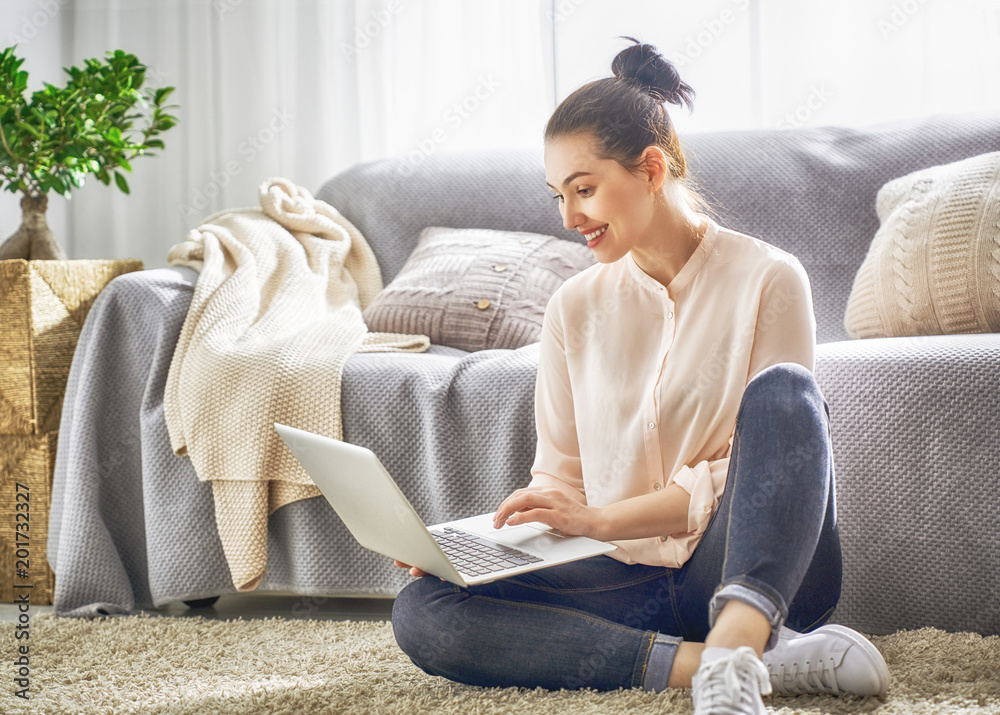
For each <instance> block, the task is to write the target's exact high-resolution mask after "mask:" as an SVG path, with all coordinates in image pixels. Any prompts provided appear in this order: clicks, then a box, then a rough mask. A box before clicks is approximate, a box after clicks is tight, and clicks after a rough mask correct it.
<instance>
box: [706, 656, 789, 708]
mask: <svg viewBox="0 0 1000 715" xmlns="http://www.w3.org/2000/svg"><path fill="white" fill-rule="evenodd" d="M767 676H768V674H767V668H765V667H764V664H763V663H761V662H760V659H759V658H758V657H757V654H756V653H755V652H754V651H753V648H749V647H747V646H742V647H740V648H737V649H736V650H732V649H730V648H705V650H704V651H703V652H702V655H701V666H700V667H699V668H698V672H696V673H695V674H694V677H693V678H692V679H691V697H692V698H694V712H695V715H765V714H766V713H767V710H765V709H764V701H763V700H761V697H760V696H761V695H767V694H768V693H770V692H771V683H770V681H769V680H768V677H767Z"/></svg>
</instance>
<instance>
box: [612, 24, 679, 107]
mask: <svg viewBox="0 0 1000 715" xmlns="http://www.w3.org/2000/svg"><path fill="white" fill-rule="evenodd" d="M621 37H622V38H623V39H625V40H631V41H632V42H634V43H635V44H634V45H632V46H631V47H626V48H625V49H624V50H622V51H621V52H619V53H618V54H617V55H616V56H615V59H614V60H613V61H612V62H611V71H612V72H613V73H614V75H615V78H616V79H619V80H622V81H625V82H635V83H636V84H638V85H639V86H641V87H642V89H643V90H644V91H645V92H646V93H647V94H649V95H651V96H652V97H653V98H654V99H656V100H657V101H659V102H664V101H666V102H670V103H671V104H676V105H677V106H681V105H684V104H686V105H687V106H688V109H692V108H693V104H692V101H693V100H694V90H693V89H691V87H690V86H689V85H688V84H686V83H685V82H682V81H681V77H680V75H679V74H678V73H677V68H676V67H674V65H673V63H672V62H670V61H669V60H666V59H664V58H663V56H662V55H660V53H659V52H657V51H656V48H655V47H653V46H652V45H645V44H642V43H640V42H639V41H638V40H637V39H635V38H634V37H626V36H624V35H621Z"/></svg>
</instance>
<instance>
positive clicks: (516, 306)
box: [364, 226, 594, 352]
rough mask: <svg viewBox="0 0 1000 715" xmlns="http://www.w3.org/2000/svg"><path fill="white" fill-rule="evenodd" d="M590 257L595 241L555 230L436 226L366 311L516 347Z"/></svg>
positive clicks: (443, 334) (462, 339)
mask: <svg viewBox="0 0 1000 715" xmlns="http://www.w3.org/2000/svg"><path fill="white" fill-rule="evenodd" d="M592 265H594V257H593V253H592V252H591V251H590V249H589V248H587V247H586V246H582V245H580V244H577V243H571V242H569V241H563V240H561V239H558V238H555V237H554V236H545V235H541V234H537V233H526V232H511V231H496V230H489V229H456V228H444V227H437V226H432V227H429V228H426V229H424V230H423V231H422V232H421V234H420V239H419V241H418V243H417V247H416V249H414V251H413V253H412V254H411V255H410V257H409V259H408V260H407V261H406V264H405V265H404V266H403V269H402V270H401V271H400V272H399V274H397V275H396V277H395V279H393V281H392V282H391V283H390V284H389V285H388V286H386V288H385V289H384V290H383V291H382V292H381V293H379V295H378V296H376V298H375V300H374V301H373V302H372V303H371V304H370V305H369V306H368V307H367V308H366V309H365V311H364V319H365V322H366V323H367V324H368V329H369V330H372V331H377V332H387V333H395V332H398V331H403V332H406V333H409V334H420V335H426V336H427V337H429V338H430V340H431V342H432V343H435V344H437V345H447V346H450V347H453V348H458V349H460V350H467V351H470V352H471V351H474V350H489V349H493V348H510V349H516V348H519V347H522V346H524V345H528V344H530V343H534V342H537V341H538V339H539V337H540V335H541V330H542V317H543V316H544V314H545V306H546V304H547V303H548V302H549V298H550V297H551V296H552V294H553V293H554V292H555V291H556V289H557V288H558V287H559V286H560V285H562V282H563V281H565V280H566V279H567V278H569V277H570V276H573V275H575V274H577V273H579V272H580V271H582V270H583V269H584V268H587V267H589V266H592Z"/></svg>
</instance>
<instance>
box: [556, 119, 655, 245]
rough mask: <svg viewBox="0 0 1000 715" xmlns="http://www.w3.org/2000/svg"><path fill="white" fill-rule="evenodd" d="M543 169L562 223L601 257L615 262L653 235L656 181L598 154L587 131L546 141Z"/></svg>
mask: <svg viewBox="0 0 1000 715" xmlns="http://www.w3.org/2000/svg"><path fill="white" fill-rule="evenodd" d="M545 173H546V179H545V180H546V183H547V184H548V186H549V188H550V189H552V191H553V192H554V197H555V198H556V200H557V201H558V203H559V213H560V214H562V217H563V226H565V227H566V228H568V229H571V230H574V231H579V232H580V233H581V234H582V235H583V236H584V237H585V238H587V239H588V240H587V245H588V246H589V247H590V248H591V250H593V251H594V257H595V258H596V259H597V260H598V261H599V262H601V263H612V262H614V261H617V260H618V259H620V258H622V257H623V256H624V255H625V254H626V253H628V251H629V250H631V249H632V248H633V247H634V246H636V245H638V244H639V243H640V242H641V241H643V240H644V238H645V237H647V236H648V235H649V233H650V227H651V225H652V223H653V215H654V201H653V200H652V197H653V192H652V191H651V189H652V188H653V185H652V183H651V182H650V181H649V180H648V178H647V177H646V175H645V174H641V175H640V176H636V175H635V174H632V173H631V172H629V171H628V170H627V169H625V167H623V166H622V165H621V164H619V163H618V162H617V161H614V160H613V159H600V158H598V157H597V156H596V155H595V154H594V150H593V144H592V140H591V138H590V136H589V135H571V136H565V137H559V138H557V139H552V140H550V141H548V142H547V143H546V144H545Z"/></svg>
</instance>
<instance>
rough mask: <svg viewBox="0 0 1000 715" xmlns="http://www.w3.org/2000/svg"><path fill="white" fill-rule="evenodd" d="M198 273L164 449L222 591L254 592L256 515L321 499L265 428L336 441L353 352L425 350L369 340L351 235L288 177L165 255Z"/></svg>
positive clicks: (361, 269)
mask: <svg viewBox="0 0 1000 715" xmlns="http://www.w3.org/2000/svg"><path fill="white" fill-rule="evenodd" d="M168 261H169V262H170V264H171V265H188V266H191V267H193V268H196V269H198V270H200V272H201V275H200V276H199V278H198V282H197V285H196V286H195V289H194V296H193V298H192V300H191V306H190V308H189V310H188V314H187V318H186V319H185V321H184V326H183V328H182V329H181V334H180V339H179V340H178V343H177V347H176V349H175V351H174V355H173V360H172V362H171V364H170V370H169V373H168V375H167V385H166V391H165V394H164V399H163V405H164V413H165V417H166V422H167V429H168V431H169V433H170V442H171V446H172V448H173V450H174V452H175V453H176V454H178V455H184V454H187V455H189V456H190V458H191V461H192V463H193V465H194V468H195V471H196V472H197V474H198V478H199V479H201V480H202V481H205V480H208V481H211V483H212V494H213V497H214V501H215V517H216V522H217V525H218V529H219V537H220V538H221V540H222V548H223V550H224V552H225V555H226V559H227V561H228V563H229V569H230V572H231V575H232V579H233V583H234V585H235V586H236V588H237V589H238V590H240V591H249V590H252V589H254V588H256V587H257V586H258V585H259V584H260V581H261V579H262V578H263V575H264V570H265V567H266V564H267V517H268V515H269V514H270V513H271V512H273V511H274V510H275V509H277V508H278V507H281V506H284V505H285V504H289V503H291V502H293V501H297V500H299V499H306V498H308V497H314V496H317V495H319V493H320V492H319V490H318V489H317V488H316V486H315V485H314V484H313V483H312V480H311V479H310V478H309V476H308V475H307V474H306V472H305V470H303V469H302V467H301V466H300V465H299V463H298V461H297V460H296V459H295V457H294V456H293V455H292V453H291V452H290V451H288V449H287V447H285V445H284V443H283V442H282V441H281V438H280V437H279V436H278V434H277V432H275V430H274V426H273V423H274V422H281V423H284V424H288V425H292V426H294V427H299V428H301V429H305V430H309V431H311V432H317V433H320V434H325V435H328V436H330V437H334V438H336V439H342V438H343V432H342V430H341V422H340V377H341V371H342V369H343V366H344V363H345V362H346V361H347V359H348V357H350V356H351V354H353V353H354V352H358V351H363V352H377V351H408V352H420V351H423V350H426V349H427V346H428V339H427V337H425V336H423V335H395V334H389V333H369V332H368V329H367V327H366V326H365V323H364V321H363V320H362V317H361V311H362V309H363V308H364V307H365V306H367V305H368V303H370V302H371V301H372V299H373V298H374V297H375V295H376V294H377V293H378V292H379V291H380V290H381V289H382V278H381V274H380V272H379V268H378V263H377V262H376V260H375V256H374V254H373V253H372V251H371V249H370V248H369V246H368V244H367V242H366V241H365V239H364V237H363V236H362V235H361V233H360V232H359V231H358V230H357V228H355V227H354V226H353V225H352V224H351V223H350V222H349V221H348V220H347V219H345V218H344V217H343V216H341V214H340V213H339V212H338V211H337V210H336V209H335V208H333V207H332V206H330V205H329V204H327V203H325V202H323V201H318V200H316V199H314V198H313V197H312V196H311V195H310V194H309V192H308V191H306V190H305V189H303V188H302V187H299V186H296V185H295V184H293V183H291V182H290V181H288V180H286V179H280V178H277V179H269V180H268V181H265V182H264V183H262V184H261V186H260V209H257V208H245V209H233V210H228V211H222V212H220V213H217V214H214V215H212V216H210V217H209V218H207V219H206V220H205V223H203V224H202V225H201V226H199V227H198V228H197V229H194V230H192V231H191V232H190V233H189V234H188V238H187V240H186V241H184V242H182V243H179V244H177V245H175V246H173V247H172V248H171V249H170V252H169V254H168Z"/></svg>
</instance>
